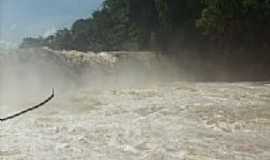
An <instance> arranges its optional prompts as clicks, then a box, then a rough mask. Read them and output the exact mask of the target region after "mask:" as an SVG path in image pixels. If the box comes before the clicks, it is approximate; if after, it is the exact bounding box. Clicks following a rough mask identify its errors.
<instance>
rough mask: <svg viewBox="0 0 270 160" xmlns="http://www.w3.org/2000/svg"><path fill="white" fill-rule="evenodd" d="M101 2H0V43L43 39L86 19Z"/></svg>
mask: <svg viewBox="0 0 270 160" xmlns="http://www.w3.org/2000/svg"><path fill="white" fill-rule="evenodd" d="M102 2H103V0H0V42H1V41H2V42H3V41H5V42H8V43H19V42H20V41H21V40H22V38H23V37H28V36H38V35H41V36H46V35H48V34H51V33H53V32H54V31H55V30H56V29H61V28H63V27H70V26H71V24H72V23H73V22H74V21H75V20H76V19H78V18H85V17H89V16H90V15H91V13H92V12H93V11H94V10H96V9H98V8H100V6H101V3H102Z"/></svg>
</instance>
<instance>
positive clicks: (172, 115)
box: [0, 82, 270, 160]
mask: <svg viewBox="0 0 270 160" xmlns="http://www.w3.org/2000/svg"><path fill="white" fill-rule="evenodd" d="M35 102H36V101H35ZM35 102H32V103H35ZM269 104H270V85H268V84H266V83H195V82H170V83H160V84H153V85H148V86H145V87H136V88H132V87H126V88H118V89H116V88H112V89H87V88H84V89H81V90H77V91H72V92H70V93H66V94H63V93H59V92H57V91H56V97H55V99H54V100H53V101H52V102H51V103H49V104H48V105H47V106H46V107H44V108H41V109H39V110H37V111H34V112H32V113H30V114H27V115H24V116H21V117H19V118H18V119H15V120H11V121H8V122H5V123H1V124H0V157H1V158H0V159H1V160H20V159H28V160H31V159H33V160H35V159H39V160H52V159H58V160H60V159H61V160H62V159H63V160H64V159H91V160H132V159H134V160H140V159H141V160H151V159H153V160H174V159H175V160H243V159H245V160H269V157H270V140H269V137H270V108H269ZM5 114H8V113H1V115H5Z"/></svg>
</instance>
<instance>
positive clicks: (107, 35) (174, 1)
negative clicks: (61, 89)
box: [21, 0, 270, 56]
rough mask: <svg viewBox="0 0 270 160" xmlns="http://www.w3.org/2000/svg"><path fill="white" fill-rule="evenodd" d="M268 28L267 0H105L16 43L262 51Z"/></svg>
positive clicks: (67, 47) (265, 47)
mask: <svg viewBox="0 0 270 160" xmlns="http://www.w3.org/2000/svg"><path fill="white" fill-rule="evenodd" d="M269 28H270V0H147V1H145V0H105V1H104V3H103V6H102V7H101V9H99V10H97V11H95V12H94V13H93V14H92V15H91V16H90V17H89V18H87V19H79V20H77V21H76V22H74V24H73V25H72V27H71V28H70V29H66V28H64V29H61V30H58V31H57V32H56V33H55V34H54V35H50V36H48V37H43V38H42V37H38V38H25V39H24V40H23V42H22V43H21V47H22V48H27V47H39V46H48V47H49V48H52V49H57V50H62V49H65V50H79V51H88V50H92V51H102V50H106V51H112V50H159V51H162V52H163V53H164V54H171V53H176V51H177V52H179V50H185V49H192V50H193V51H194V50H195V51H199V52H200V53H201V54H206V53H208V54H211V53H213V52H215V51H214V50H218V49H222V52H221V53H220V54H224V52H227V53H226V54H231V52H232V50H234V51H235V52H237V53H240V52H241V53H243V52H245V51H251V50H254V51H256V52H258V51H263V52H265V51H267V50H269V45H270V30H269ZM203 51H205V53H203ZM211 51H212V52H211ZM203 56H204V55H203Z"/></svg>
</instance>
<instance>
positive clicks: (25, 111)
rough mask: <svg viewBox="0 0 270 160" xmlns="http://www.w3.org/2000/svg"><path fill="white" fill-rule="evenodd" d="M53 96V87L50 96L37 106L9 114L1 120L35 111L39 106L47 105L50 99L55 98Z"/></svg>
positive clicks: (0, 119)
mask: <svg viewBox="0 0 270 160" xmlns="http://www.w3.org/2000/svg"><path fill="white" fill-rule="evenodd" d="M53 97H54V89H52V93H51V95H50V97H48V98H47V99H46V100H44V101H43V102H41V103H39V104H38V105H35V106H33V107H30V108H28V109H25V110H23V111H21V112H18V113H16V114H13V115H10V116H8V117H5V118H0V121H1V122H4V121H7V120H10V119H14V118H16V117H18V116H20V115H23V114H25V113H27V112H30V111H33V110H35V109H37V108H39V107H41V106H43V105H45V104H46V103H48V102H49V101H50V100H52V99H53Z"/></svg>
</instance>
